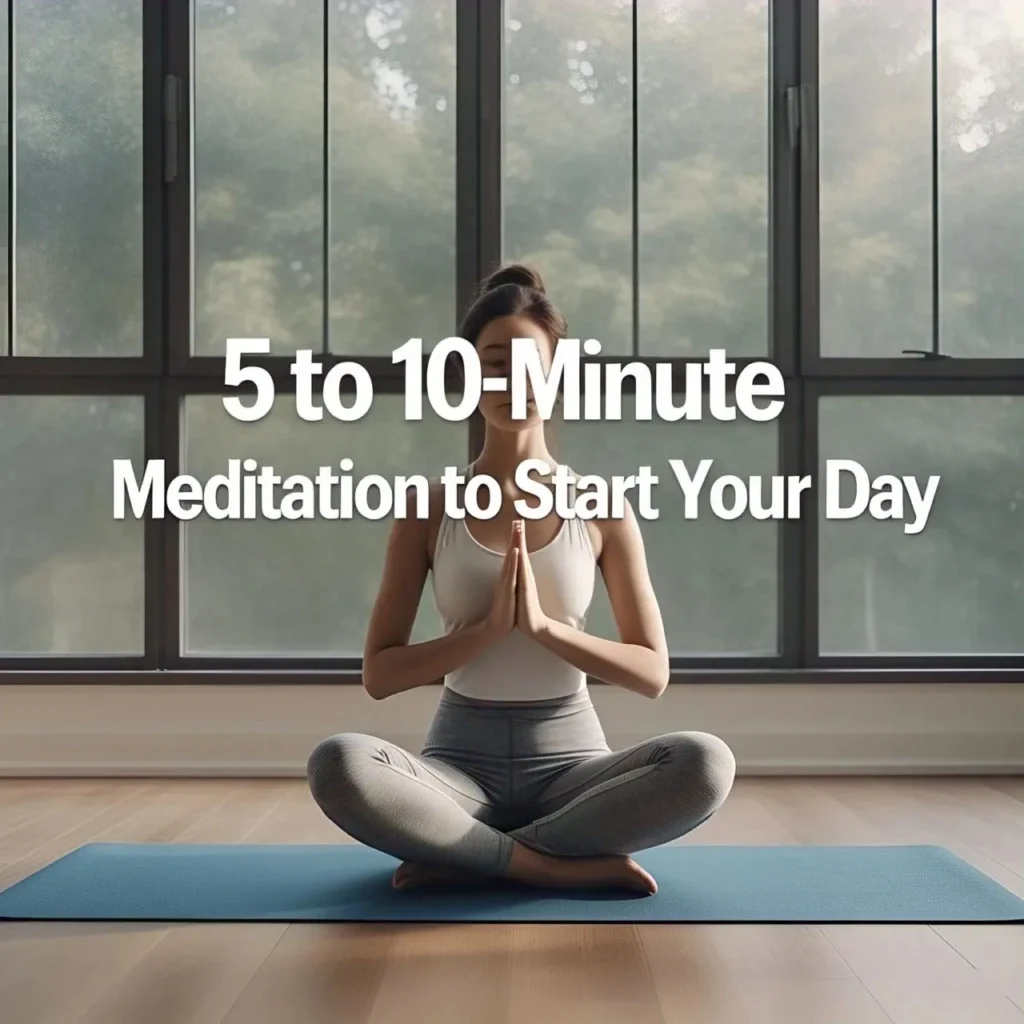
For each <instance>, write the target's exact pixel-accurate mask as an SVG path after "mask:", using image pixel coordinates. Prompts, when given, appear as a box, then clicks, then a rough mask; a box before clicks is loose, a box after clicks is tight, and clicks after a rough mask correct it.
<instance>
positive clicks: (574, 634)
mask: <svg viewBox="0 0 1024 1024" xmlns="http://www.w3.org/2000/svg"><path fill="white" fill-rule="evenodd" d="M461 336H462V337H463V338H465V339H466V340H467V341H469V342H470V343H472V344H473V345H475V347H476V350H477V352H478V353H479V358H480V362H481V367H482V370H483V373H484V375H485V376H487V375H490V376H498V377H505V378H506V380H507V379H508V378H509V375H510V373H509V371H510V362H511V347H512V339H513V338H532V339H534V341H535V342H536V344H537V346H538V348H539V350H540V354H541V360H542V361H543V362H544V365H545V370H547V369H548V368H549V367H550V364H551V357H552V353H553V351H554V346H555V345H556V344H557V343H558V340H559V339H560V338H563V337H565V336H566V324H565V321H564V319H563V317H562V316H561V314H560V313H559V312H558V311H557V309H556V308H555V307H554V306H553V305H552V303H551V301H550V299H549V298H548V296H547V294H546V293H545V289H544V284H543V281H542V280H541V278H540V277H539V275H538V274H537V273H536V272H535V271H533V270H532V269H530V268H528V267H524V266H520V265H513V266H508V267H505V268H503V269H501V270H498V271H497V272H496V273H494V274H493V275H492V276H491V277H490V278H488V279H487V280H486V281H485V282H484V284H483V286H482V288H481V290H480V293H479V297H478V298H477V300H476V302H475V304H474V305H473V307H472V308H471V309H470V311H469V313H468V314H467V316H466V320H465V322H464V324H463V326H462V330H461ZM527 411H528V416H527V418H526V419H513V418H512V408H511V400H510V396H509V394H508V393H507V392H495V391H490V392H488V391H485V392H484V393H483V396H482V398H481V400H480V413H481V415H482V417H483V420H484V422H485V424H486V432H485V436H484V443H483V448H482V450H481V452H480V457H479V458H478V459H477V460H476V462H475V463H473V465H472V466H470V467H469V469H468V470H467V473H466V475H467V477H469V476H472V475H474V474H478V473H482V474H486V475H488V476H491V477H493V478H494V479H495V480H497V481H498V482H499V484H500V485H501V487H502V496H503V500H502V508H501V511H500V513H499V514H498V515H497V516H495V517H493V518H491V519H474V518H471V517H470V516H469V515H468V513H467V516H466V518H464V519H461V520H459V519H452V518H449V517H448V516H446V515H445V514H444V508H443V500H442V493H441V490H440V488H439V487H438V488H437V490H436V491H432V493H431V503H430V507H431V514H430V517H429V518H428V519H416V518H408V519H398V520H395V522H394V525H393V527H392V531H391V536H390V539H389V541H388V549H387V556H386V559H385V565H384V572H383V578H382V580H381V584H380V591H379V594H378V596H377V600H376V603H375V605H374V608H373V613H372V616H371V619H370V624H369V629H368V632H367V637H366V646H365V651H364V657H363V685H364V686H365V688H366V690H367V692H368V693H369V694H370V695H371V696H372V697H374V698H377V699H378V700H380V699H383V698H385V697H391V696H393V695H395V694H398V693H402V692H403V691H405V690H411V689H412V688H413V687H418V686H427V685H429V684H432V683H436V682H440V681H442V680H443V683H444V686H443V689H442V691H441V699H440V702H439V704H438V707H437V710H436V712H435V715H434V719H433V723H432V725H431V726H430V730H429V732H428V735H427V737H426V742H425V745H424V747H423V750H422V752H421V753H419V754H414V753H411V752H409V751H406V750H403V749H401V748H400V747H397V746H395V745H394V744H393V743H388V742H385V741H383V740H380V739H376V738H374V737H373V736H366V735H363V734H360V733H342V734H340V735H338V736H333V737H331V738H330V739H326V740H324V741H323V742H322V743H321V744H320V745H319V746H318V747H317V748H316V750H315V751H314V752H313V754H312V755H311V757H310V759H309V765H308V775H309V784H310V788H311V790H312V793H313V797H314V798H315V800H316V802H317V803H318V804H319V806H320V807H321V808H322V810H323V812H324V813H325V814H326V815H327V816H328V818H330V819H331V821H333V822H334V823H335V824H336V825H337V826H338V827H339V828H340V829H342V830H344V831H345V832H347V833H348V834H349V835H350V836H352V837H353V838H354V839H356V840H358V841H360V842H362V843H365V844H367V845H368V846H372V847H374V848H376V849H378V850H382V851H384V852H385V853H388V854H391V855H392V856H394V857H396V858H398V859H399V860H401V861H402V862H403V863H402V864H401V866H400V867H399V868H398V869H397V871H396V872H395V875H394V885H395V886H396V887H397V888H399V889H413V888H417V887H419V886H423V885H430V884H439V883H440V884H446V885H447V884H451V883H454V882H476V881H482V880H484V879H486V878H488V877H490V878H494V877H501V878H505V879H509V880H512V881H516V882H519V883H524V884H527V885H533V886H543V887H554V888H621V889H630V890H637V891H640V892H647V893H653V892H655V891H656V890H657V885H656V883H655V881H654V879H653V878H652V877H651V876H650V875H649V874H648V873H647V872H646V871H645V870H644V869H643V868H641V867H640V865H638V864H637V863H636V862H634V861H633V860H632V859H631V858H630V856H629V855H630V854H631V853H635V852H637V851H639V850H644V849H647V848H648V847H652V846H657V845H660V844H662V843H666V842H669V841H670V840H673V839H676V838H678V837H679V836H682V835H684V834H685V833H687V832H689V831H691V830H692V829H694V828H696V827H697V826H698V825H700V824H701V822H703V821H706V820H707V819H708V818H709V817H710V816H711V815H712V814H713V813H714V812H715V811H716V810H717V809H718V808H719V807H720V806H721V804H722V802H723V801H724V800H725V798H726V796H727V795H728V793H729V790H730V788H731V787H732V783H733V778H734V775H735V769H736V765H735V761H734V759H733V756H732V753H731V751H730V750H729V748H728V747H727V746H726V744H725V743H724V742H723V741H722V740H720V739H718V738H717V737H715V736H711V735H708V734H706V733H700V732H672V733H668V734H666V735H663V736H658V737H655V738H654V739H650V740H647V741H646V742H643V743H639V744H637V745H636V746H633V747H630V748H629V749H627V750H617V751H613V750H611V749H609V746H608V743H607V742H606V740H605V736H604V732H603V730H602V727H601V723H600V722H599V720H598V717H597V713H596V711H595V710H594V707H593V705H592V704H591V700H590V694H589V690H588V688H587V677H588V676H589V677H593V678H594V679H599V680H602V681H603V682H606V683H609V684H611V685H613V686H621V687H624V688H625V689H628V690H631V691H633V692H634V693H636V694H638V695H640V696H642V697H649V698H655V697H658V696H660V695H661V693H662V692H663V691H664V689H665V687H666V685H667V683H668V676H669V659H668V649H667V645H666V641H665V632H664V626H663V624H662V620H661V613H660V611H659V608H658V602H657V599H656V598H655V595H654V592H653V590H652V587H651V581H650V575H649V573H648V568H647V563H646V559H645V555H644V547H643V542H642V539H641V536H640V530H639V528H638V525H637V522H636V519H635V518H634V516H633V513H632V511H631V510H629V509H628V508H627V513H628V514H627V515H626V516H625V517H624V518H620V519H606V520H601V521H597V520H593V519H592V520H583V519H580V518H571V519H570V518H567V519H562V518H559V517H558V516H557V514H556V513H554V512H553V513H552V514H551V515H550V516H548V517H547V518H544V519H528V520H526V521H524V520H522V519H519V518H517V517H516V512H515V507H514V506H515V502H516V501H518V500H520V499H524V498H525V499H526V500H527V507H535V503H536V498H535V496H529V497H528V496H526V495H525V494H524V493H523V492H521V491H519V490H518V489H517V487H516V484H515V476H516V468H517V466H518V465H519V463H520V462H522V461H523V460H525V459H541V460H543V461H544V462H545V463H546V464H547V465H548V466H549V467H550V468H551V470H552V472H553V471H554V470H555V469H556V468H557V467H558V463H557V462H556V460H555V459H554V457H553V456H552V455H551V453H550V451H549V449H548V446H547V444H546V443H545V430H544V422H543V419H542V418H541V417H540V415H539V414H538V412H537V409H536V407H535V405H534V404H533V402H532V401H530V402H528V407H527ZM598 568H599V569H600V571H601V575H602V577H603V580H604V584H605V587H606V588H607V591H608V597H609V601H610V604H611V607H612V611H613V614H614V618H615V622H616V625H617V628H618V633H619V637H620V638H619V640H608V639H604V638H601V637H597V636H592V635H591V634H589V633H586V632H585V631H584V623H585V620H586V616H587V611H588V609H589V607H590V603H591V599H592V596H593V592H594V586H595V582H596V570H597V569H598ZM428 575H430V577H431V579H432V583H433V590H434V598H435V601H436V604H437V608H438V611H439V613H440V615H441V617H442V619H443V621H444V635H443V636H441V637H438V638H437V639H434V640H429V641H427V642H425V643H415V644H414V643H410V642H409V640H410V634H411V631H412V627H413V623H414V621H415V618H416V613H417V610H418V607H419V603H420V597H421V594H422V591H423V587H424V584H425V582H426V579H427V576H428Z"/></svg>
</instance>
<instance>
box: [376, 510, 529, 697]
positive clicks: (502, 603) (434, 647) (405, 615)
mask: <svg viewBox="0 0 1024 1024" xmlns="http://www.w3.org/2000/svg"><path fill="white" fill-rule="evenodd" d="M429 536H430V526H429V522H428V520H425V519H396V520H395V522H394V525H393V526H392V528H391V536H390V537H389V539H388V548H387V555H386V556H385V559H384V575H383V578H382V580H381V584H380V590H379V592H378V594H377V600H376V601H375V603H374V606H373V612H372V613H371V615H370V625H369V627H368V629H367V632H366V644H365V646H364V650H363V687H364V688H365V690H366V692H367V693H368V694H369V695H370V696H371V697H373V698H374V699H375V700H383V699H384V698H385V697H391V696H393V695H394V694H396V693H402V692H404V691H405V690H411V689H414V688H415V687H417V686H428V685H430V684H431V683H437V682H440V681H441V680H443V679H444V677H445V676H446V675H448V673H449V672H454V671H455V669H457V668H461V667H462V666H463V665H465V664H466V662H468V661H471V660H472V659H473V658H474V657H476V655H478V654H479V653H480V652H481V651H482V650H484V648H486V647H489V646H490V645H491V644H493V643H494V642H495V641H496V640H498V639H500V638H501V637H502V636H504V635H505V634H507V633H509V632H510V631H511V630H512V628H513V627H514V625H515V587H516V572H517V566H518V557H519V556H518V551H517V550H514V549H513V548H512V546H510V551H509V554H508V555H506V557H505V564H504V567H503V570H502V576H501V580H500V582H499V584H498V588H497V590H496V592H495V600H494V604H493V605H492V607H491V611H490V614H489V615H488V616H487V618H485V619H484V620H482V621H481V622H478V623H475V624H473V625H470V626H466V627H464V628H463V629H457V630H453V631H452V632H451V633H448V634H447V635H446V636H442V637H438V638H437V639H436V640H427V641H426V642H424V643H419V644H410V643H409V637H410V635H411V634H412V627H413V623H414V622H415V621H416V612H417V611H418V609H419V605H420V598H421V597H422V595H423V584H424V583H425V582H426V579H427V573H428V572H429V570H430V561H429V557H428V554H427V545H428V538H429Z"/></svg>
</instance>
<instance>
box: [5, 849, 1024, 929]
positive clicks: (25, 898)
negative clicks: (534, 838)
mask: <svg viewBox="0 0 1024 1024" xmlns="http://www.w3.org/2000/svg"><path fill="white" fill-rule="evenodd" d="M636 859H637V861H638V862H639V863H641V864H643V866H644V867H646V868H647V869H648V870H649V871H650V872H651V873H652V874H653V875H654V876H655V878H656V879H657V880H658V884H659V891H658V892H657V894H656V895H654V896H640V895H633V894H623V893H592V892H586V893H584V892H545V891H538V890H533V889H526V888H520V887H515V886H501V887H494V888H487V889H476V890H465V889H463V890H449V891H446V892H440V891H434V892H418V893H408V892H406V893H401V892H397V891H395V890H394V889H393V888H392V887H391V883H390V878H391V872H392V871H393V870H394V868H395V866H396V863H397V862H396V861H395V860H393V859H392V858H391V857H387V856H385V855H384V854H381V853H377V852H376V851H374V850H370V849H367V848H366V847H364V846H359V845H355V844H344V845H338V846H330V845H322V846H240V845H232V846H201V845H184V844H170V845H136V844H121V843H100V844H93V845H89V846H83V847H81V848H80V849H78V850H75V851H74V852H73V853H70V854H68V855H67V856H66V857H63V858H61V859H60V860H58V861H56V862H55V863H53V864H51V865H50V866H49V867H46V868H43V869H42V870H41V871H39V872H37V873H36V874H34V875H31V876H29V877H28V878H26V879H25V880H24V881H22V882H19V883H17V884H16V885H14V886H12V887H11V888H9V889H7V890H6V891H5V892H2V893H0V918H8V919H18V920H55V921H101V920H102V921H467V922H469V921H491V922H516V921H521V922H528V921H532V922H614V921H633V922H638V923H643V922H647V923H656V922H683V921H689V922H698V921H702V922H766V923H767V922H775V923H781V922H858V921H861V922H867V921H873V922H886V921H887V922H908V923H909V922H928V923H940V922H941V923H952V922H975V923H981V922H992V921H1003V922H1006V921H1024V901H1022V900H1020V899H1018V898H1017V897H1016V896H1014V895H1013V893H1011V892H1009V891H1008V890H1006V889H1004V888H1003V887H1002V886H1001V885H999V884H998V883H996V882H994V881H993V880H992V879H991V878H988V877H987V876H986V875H984V874H982V873H981V872H980V871H978V870H976V869H975V868H973V867H971V866H970V865H969V864H967V863H965V862H964V861H962V860H960V859H959V858H958V857H955V856H954V855H953V854H952V853H950V852H949V851H948V850H945V849H943V848H941V847H937V846H696V845H694V846H662V847H658V848H657V849H654V850H648V851H647V852H646V853H643V854H640V855H639V856H638V857H637V858H636Z"/></svg>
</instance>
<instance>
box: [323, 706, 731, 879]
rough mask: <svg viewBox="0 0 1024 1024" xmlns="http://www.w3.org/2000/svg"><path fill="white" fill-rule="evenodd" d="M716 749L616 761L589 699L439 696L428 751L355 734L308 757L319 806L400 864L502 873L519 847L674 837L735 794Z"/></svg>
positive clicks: (683, 740)
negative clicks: (417, 752)
mask: <svg viewBox="0 0 1024 1024" xmlns="http://www.w3.org/2000/svg"><path fill="white" fill-rule="evenodd" d="M735 772H736V762H735V760H734V759H733V755H732V752H731V751H730V750H729V748H728V747H727V746H726V745H725V743H724V742H722V740H720V739H718V737H716V736H710V735H708V734H707V733H701V732H674V733H669V734H667V735H665V736H659V737H657V738H655V739H651V740H647V741H646V742H644V743H639V744H637V745H636V746H634V747H630V748H629V749H628V750H621V751H615V752H613V751H611V750H610V749H609V747H608V744H607V742H606V740H605V736H604V731H603V730H602V728H601V723H600V722H599V721H598V717H597V713H596V711H595V710H594V707H593V705H592V704H591V701H590V694H589V692H588V691H587V690H586V689H584V690H581V691H580V692H579V693H578V694H576V695H574V696H572V697H568V698H559V699H557V700H553V701H538V702H534V703H528V704H524V703H506V702H501V703H497V702H495V703H492V702H486V701H475V700H469V699H468V698H465V697H461V696H459V695H457V694H455V693H454V692H452V691H451V690H447V689H446V690H444V692H443V696H442V698H441V702H440V704H439V705H438V709H437V712H436V714H435V716H434V721H433V723H432V725H431V727H430V731H429V734H428V736H427V741H426V745H425V746H424V748H423V752H422V753H421V754H420V755H419V756H416V755H414V754H410V753H408V752H406V751H405V750H402V749H401V748H400V747H397V746H395V745H394V744H393V743H387V742H385V741H383V740H379V739H375V738H374V737H372V736H366V735H363V734H361V733H342V734H341V735H338V736H333V737H331V738H330V739H327V740H324V741H323V742H322V743H321V744H320V745H319V746H318V747H317V748H316V750H314V751H313V754H312V755H311V757H310V759H309V764H308V768H307V773H308V777H309V785H310V789H311V791H312V793H313V797H314V799H315V800H316V802H317V804H319V806H320V808H321V809H322V810H323V812H324V814H326V815H327V817H328V818H330V819H331V821H333V822H334V823H335V824H336V825H337V826H338V827H339V828H340V829H342V830H343V831H345V832H347V833H348V834H349V835H350V836H351V837H352V838H353V839H356V840H358V841H360V842H362V843H365V844H366V845H367V846H372V847H374V848H375V849H378V850H382V851H383V852H385V853H388V854H391V855H392V856H393V857H397V858H398V859H400V860H411V861H420V862H423V863H429V864H444V865H450V866H457V867H461V868H465V869H467V870H469V871H475V872H480V873H482V874H488V875H500V874H503V873H504V871H505V869H506V866H507V865H508V861H509V858H510V857H511V855H512V847H513V840H515V841H518V842H520V843H523V844H524V845H525V846H528V847H531V848H532V849H534V850H538V851H540V852H541V853H547V854H552V855H555V856H560V857H586V856H595V855H600V854H629V853H635V852H636V851H638V850H644V849H647V848H648V847H651V846H658V845H660V844H661V843H666V842H669V841H670V840H672V839H677V838H678V837H679V836H681V835H684V834H685V833H687V832H689V831H690V830H691V829H693V828H696V826H697V825H699V824H700V823H701V822H703V821H705V820H706V819H707V818H709V817H710V816H711V815H712V814H714V812H715V811H716V810H717V809H718V808H719V807H720V806H721V805H722V802H723V801H724V800H725V798H726V796H727V795H728V794H729V790H730V788H731V787H732V783H733V778H734V776H735Z"/></svg>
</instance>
